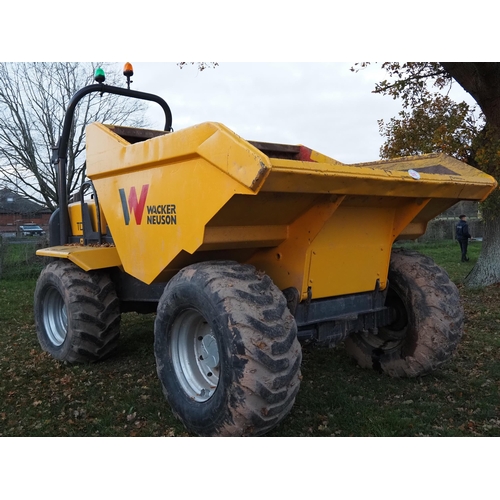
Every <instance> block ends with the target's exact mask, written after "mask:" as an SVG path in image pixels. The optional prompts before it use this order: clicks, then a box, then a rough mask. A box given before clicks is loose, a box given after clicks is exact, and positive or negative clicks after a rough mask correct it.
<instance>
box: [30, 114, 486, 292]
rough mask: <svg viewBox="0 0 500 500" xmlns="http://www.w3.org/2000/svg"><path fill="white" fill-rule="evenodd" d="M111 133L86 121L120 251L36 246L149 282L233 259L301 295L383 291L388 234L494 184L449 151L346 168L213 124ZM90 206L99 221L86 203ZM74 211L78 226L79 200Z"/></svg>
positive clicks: (396, 234) (91, 158)
mask: <svg viewBox="0 0 500 500" xmlns="http://www.w3.org/2000/svg"><path fill="white" fill-rule="evenodd" d="M115 131H116V129H113V127H110V126H105V125H102V124H97V123H96V124H92V125H90V126H89V127H88V128H87V174H88V176H89V178H90V179H91V180H92V181H93V183H94V186H95V189H96V191H97V193H98V197H99V203H100V207H101V211H102V217H103V221H104V220H105V221H107V224H108V225H109V228H110V231H111V234H112V236H113V240H114V243H115V245H116V248H112V249H110V248H101V247H97V248H95V247H56V248H55V249H46V250H44V251H42V252H41V253H40V252H39V253H40V254H41V255H47V256H52V257H60V258H68V259H70V260H72V261H73V262H75V263H77V264H78V265H80V266H81V267H82V268H83V269H86V270H87V269H98V268H105V267H114V266H121V267H122V268H123V269H124V270H125V271H126V272H128V273H129V274H131V275H132V276H134V277H136V278H138V279H140V280H142V281H143V282H145V283H152V282H154V281H162V280H166V279H169V278H170V277H171V276H172V275H173V274H174V273H175V272H176V271H177V270H178V269H180V268H181V267H183V266H186V265H189V264H191V263H194V262H199V261H203V260H209V259H210V260H212V259H233V260H236V261H239V262H246V263H250V264H253V265H255V266H256V267H257V268H258V269H260V270H263V271H265V272H267V273H268V274H269V275H270V276H271V278H272V279H273V280H274V282H275V283H276V284H277V285H278V286H279V287H280V288H281V289H284V288H288V287H291V286H293V287H295V288H297V290H299V292H300V295H301V298H302V299H306V298H307V296H308V294H312V297H313V298H322V297H329V296H336V295H344V294H350V293H356V292H363V291H369V290H373V289H374V288H375V286H376V282H377V281H378V282H379V284H380V286H381V288H384V287H385V286H386V285H387V271H388V265H389V259H390V253H391V247H392V244H393V242H394V241H395V240H397V239H398V238H403V237H404V238H416V237H418V236H420V235H421V234H423V232H424V231H425V228H426V225H427V222H428V221H429V220H430V219H432V218H433V217H435V216H436V215H437V214H438V213H440V212H442V211H443V210H445V209H446V208H448V207H450V206H452V205H453V204H454V203H456V202H457V201H459V200H464V199H465V200H483V199H484V198H486V197H487V196H488V194H489V193H490V192H491V191H492V190H493V189H494V188H495V186H496V182H495V180H494V179H493V178H492V177H490V176H488V175H486V174H484V173H483V172H479V171H478V170H476V169H473V168H472V167H470V166H468V165H465V164H464V163H461V162H459V161H457V160H455V159H453V158H450V157H447V156H445V155H426V156H423V157H419V158H403V159H399V160H393V161H388V162H372V163H363V164H356V165H345V164H342V163H340V162H338V161H336V160H334V159H333V158H329V157H327V156H325V155H322V154H321V153H318V152H316V151H309V152H308V154H309V155H310V158H311V161H299V160H289V159H287V160H284V159H278V158H269V157H267V156H266V155H265V154H264V153H262V152H261V151H259V150H258V149H257V148H256V147H254V146H252V145H251V144H249V143H248V142H246V141H244V140H243V139H241V138H240V137H239V136H237V135H236V134H234V133H233V132H231V131H230V130H229V129H228V128H227V127H225V126H224V125H221V124H217V123H203V124H201V125H197V126H195V127H190V128H187V129H185V130H180V131H178V132H174V133H170V134H166V135H160V136H157V137H154V138H152V139H148V140H144V141H142V142H136V143H134V144H130V143H128V142H127V141H126V140H125V139H123V138H122V137H120V136H119V135H117V133H115ZM301 157H304V156H301ZM410 169H413V170H419V171H420V178H419V179H414V178H413V177H412V176H411V175H410V173H409V172H408V171H409V170H410ZM433 171H434V173H433ZM436 172H437V173H436ZM134 207H135V208H134ZM90 211H91V218H92V221H93V224H94V228H96V213H95V212H96V210H95V205H94V204H93V203H90ZM70 219H71V228H72V231H73V234H74V235H79V234H81V229H80V228H79V226H78V222H79V221H81V213H80V206H79V204H75V205H72V206H70ZM127 221H128V223H127ZM103 232H105V231H104V227H103Z"/></svg>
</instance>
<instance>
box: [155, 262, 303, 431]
mask: <svg viewBox="0 0 500 500" xmlns="http://www.w3.org/2000/svg"><path fill="white" fill-rule="evenodd" d="M155 356H156V363H157V371H158V376H159V378H160V381H161V384H162V386H163V391H164V394H165V397H166V399H167V401H168V402H169V404H170V406H171V408H172V411H173V412H174V414H175V415H176V416H177V417H178V418H179V419H180V420H181V421H182V422H183V423H184V425H185V426H186V428H187V429H188V430H189V431H190V432H192V433H195V434H198V435H201V436H250V435H254V436H255V435H261V434H264V433H266V432H268V431H269V430H271V429H272V428H273V427H275V426H276V425H277V424H278V423H279V422H281V420H282V419H283V418H284V417H285V416H286V415H287V414H288V413H289V411H290V410H291V408H292V406H293V403H294V401H295V396H296V394H297V392H298V390H299V385H300V363H301V360H302V352H301V347H300V344H299V342H298V340H297V326H296V324H295V319H294V318H293V316H292V314H291V313H290V311H289V310H288V308H287V302H286V299H285V297H284V295H283V293H282V292H281V291H280V290H279V289H278V288H277V287H276V286H275V285H274V283H273V282H272V281H271V279H270V278H269V277H268V276H266V275H263V274H261V273H258V272H256V270H255V268H253V267H252V266H248V265H240V264H237V263H235V262H205V263H200V264H194V265H191V266H188V267H186V268H184V269H183V270H181V271H180V272H179V273H178V274H177V275H176V276H175V277H174V278H173V279H172V280H171V281H170V282H169V283H168V284H167V286H166V288H165V291H164V293H163V295H162V297H161V299H160V302H159V304H158V313H157V316H156V321H155Z"/></svg>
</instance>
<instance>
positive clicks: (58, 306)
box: [43, 287, 68, 347]
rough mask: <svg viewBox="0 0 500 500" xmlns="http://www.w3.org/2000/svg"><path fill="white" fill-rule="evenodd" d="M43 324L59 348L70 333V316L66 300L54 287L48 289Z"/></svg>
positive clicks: (50, 338)
mask: <svg viewBox="0 0 500 500" xmlns="http://www.w3.org/2000/svg"><path fill="white" fill-rule="evenodd" d="M43 323H44V326H45V331H46V332H47V337H48V338H49V340H50V342H51V343H52V344H53V345H54V346H56V347H59V346H60V345H62V344H63V342H64V341H65V340H66V335H67V333H68V315H67V312H66V305H65V304H64V300H63V298H62V296H61V294H60V293H59V290H57V289H56V288H54V287H51V288H49V289H48V291H47V293H46V295H45V300H44V304H43Z"/></svg>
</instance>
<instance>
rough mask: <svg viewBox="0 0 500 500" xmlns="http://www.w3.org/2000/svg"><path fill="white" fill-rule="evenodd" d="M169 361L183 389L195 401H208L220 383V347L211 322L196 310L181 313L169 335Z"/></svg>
mask: <svg viewBox="0 0 500 500" xmlns="http://www.w3.org/2000/svg"><path fill="white" fill-rule="evenodd" d="M169 342H170V347H171V352H172V361H173V367H174V371H175V374H176V376H177V379H178V381H179V383H180V385H181V387H182V389H183V390H184V392H185V393H186V394H187V395H188V396H189V397H190V398H191V399H193V400H194V401H197V402H200V403H202V402H204V401H208V400H209V399H210V398H211V397H212V396H213V395H214V393H215V390H216V389H217V386H218V384H219V376H220V358H219V346H218V343H217V339H216V337H215V336H214V334H213V332H212V329H211V328H210V325H209V324H208V323H207V321H206V320H205V318H204V317H203V316H202V315H201V314H200V313H199V312H198V311H196V310H194V309H188V310H186V311H184V312H182V313H181V314H180V315H179V316H178V317H177V318H176V319H175V321H174V323H173V325H172V330H171V334H170V339H169Z"/></svg>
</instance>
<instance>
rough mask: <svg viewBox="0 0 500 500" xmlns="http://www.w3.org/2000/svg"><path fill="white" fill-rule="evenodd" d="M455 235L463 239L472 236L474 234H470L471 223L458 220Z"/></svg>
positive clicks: (458, 238)
mask: <svg viewBox="0 0 500 500" xmlns="http://www.w3.org/2000/svg"><path fill="white" fill-rule="evenodd" d="M455 237H456V238H457V240H462V241H464V240H468V239H469V238H472V236H471V235H470V234H469V225H468V224H467V222H465V221H464V220H460V221H458V222H457V225H456V226H455Z"/></svg>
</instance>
